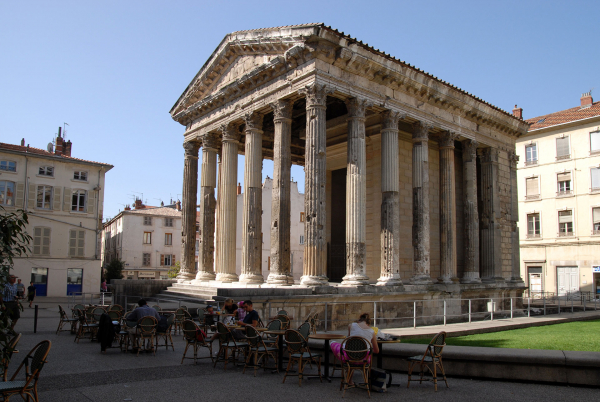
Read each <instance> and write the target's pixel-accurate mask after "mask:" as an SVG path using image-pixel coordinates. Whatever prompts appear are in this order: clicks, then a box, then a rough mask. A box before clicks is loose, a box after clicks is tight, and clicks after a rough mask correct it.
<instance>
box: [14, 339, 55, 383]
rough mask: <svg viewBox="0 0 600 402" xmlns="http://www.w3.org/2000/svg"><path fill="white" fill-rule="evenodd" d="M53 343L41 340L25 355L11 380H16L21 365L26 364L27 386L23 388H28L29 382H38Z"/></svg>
mask: <svg viewBox="0 0 600 402" xmlns="http://www.w3.org/2000/svg"><path fill="white" fill-rule="evenodd" d="M51 346H52V343H51V342H50V341H41V342H40V343H38V344H37V345H35V346H34V347H33V349H31V351H30V352H29V353H28V354H27V356H25V358H24V359H23V362H22V363H21V365H20V366H19V368H18V369H17V371H16V372H15V373H14V374H13V376H12V378H11V379H10V381H14V380H15V378H16V376H17V374H19V371H21V367H23V366H25V379H26V381H24V383H25V386H24V387H23V389H26V388H27V387H28V386H29V384H30V383H31V382H32V381H33V382H34V383H35V382H37V380H38V378H39V376H40V372H41V371H42V368H44V363H46V357H48V353H49V352H50V347H51Z"/></svg>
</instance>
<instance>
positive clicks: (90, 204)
mask: <svg viewBox="0 0 600 402" xmlns="http://www.w3.org/2000/svg"><path fill="white" fill-rule="evenodd" d="M86 202H87V213H88V214H93V213H95V212H96V191H95V190H90V191H88V192H87V200H86Z"/></svg>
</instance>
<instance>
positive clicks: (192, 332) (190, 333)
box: [181, 320, 198, 342]
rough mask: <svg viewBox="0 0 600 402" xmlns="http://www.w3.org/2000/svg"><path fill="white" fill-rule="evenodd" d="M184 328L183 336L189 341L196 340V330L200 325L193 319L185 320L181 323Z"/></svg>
mask: <svg viewBox="0 0 600 402" xmlns="http://www.w3.org/2000/svg"><path fill="white" fill-rule="evenodd" d="M181 326H182V328H183V337H184V338H185V340H186V341H188V342H195V341H196V331H197V330H198V326H197V325H196V323H195V322H194V321H192V320H185V321H183V323H182V324H181Z"/></svg>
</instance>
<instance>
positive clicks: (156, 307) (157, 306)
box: [152, 304, 162, 312]
mask: <svg viewBox="0 0 600 402" xmlns="http://www.w3.org/2000/svg"><path fill="white" fill-rule="evenodd" d="M152 308H153V309H154V310H156V311H158V312H161V311H162V308H161V307H160V306H159V305H158V304H155V305H154V306H152Z"/></svg>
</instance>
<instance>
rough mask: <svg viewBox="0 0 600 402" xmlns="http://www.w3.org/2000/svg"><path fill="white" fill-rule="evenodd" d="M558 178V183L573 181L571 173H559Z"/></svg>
mask: <svg viewBox="0 0 600 402" xmlns="http://www.w3.org/2000/svg"><path fill="white" fill-rule="evenodd" d="M557 178H558V181H571V172H567V173H559V174H558V176H557Z"/></svg>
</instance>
